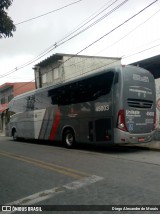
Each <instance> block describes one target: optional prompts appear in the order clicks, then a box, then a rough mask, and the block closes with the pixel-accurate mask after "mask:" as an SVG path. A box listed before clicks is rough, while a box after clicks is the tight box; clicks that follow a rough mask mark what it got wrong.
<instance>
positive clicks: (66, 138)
mask: <svg viewBox="0 0 160 214" xmlns="http://www.w3.org/2000/svg"><path fill="white" fill-rule="evenodd" d="M63 144H64V145H65V146H66V147H67V148H73V147H74V146H75V134H74V132H73V131H72V130H71V129H67V130H66V131H64V133H63Z"/></svg>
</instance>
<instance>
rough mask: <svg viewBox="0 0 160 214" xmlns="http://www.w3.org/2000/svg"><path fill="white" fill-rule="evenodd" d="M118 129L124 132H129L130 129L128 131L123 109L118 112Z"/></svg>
mask: <svg viewBox="0 0 160 214" xmlns="http://www.w3.org/2000/svg"><path fill="white" fill-rule="evenodd" d="M117 128H118V129H120V130H122V131H126V132H128V129H127V127H126V123H125V115H124V109H121V110H119V112H118V119H117Z"/></svg>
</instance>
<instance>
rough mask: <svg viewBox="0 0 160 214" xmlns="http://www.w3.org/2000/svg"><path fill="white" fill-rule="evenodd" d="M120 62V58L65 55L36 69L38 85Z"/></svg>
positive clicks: (69, 77)
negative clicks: (61, 58)
mask: <svg viewBox="0 0 160 214" xmlns="http://www.w3.org/2000/svg"><path fill="white" fill-rule="evenodd" d="M120 64H121V60H120V59H119V58H106V57H85V56H74V57H72V55H64V56H63V60H58V61H57V62H55V63H50V64H49V65H47V66H46V67H40V68H39V70H38V71H36V70H35V79H36V86H37V88H40V87H45V86H49V85H56V84H58V83H61V82H66V81H69V80H72V79H76V78H79V77H80V76H84V75H88V74H91V73H94V72H97V71H100V70H103V69H104V68H107V67H113V66H116V65H120ZM39 79H41V80H39ZM40 82H41V84H40Z"/></svg>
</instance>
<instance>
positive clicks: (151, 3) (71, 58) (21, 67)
mask: <svg viewBox="0 0 160 214" xmlns="http://www.w3.org/2000/svg"><path fill="white" fill-rule="evenodd" d="M157 1H158V0H155V1H153V2H152V3H150V4H149V5H147V6H146V7H145V8H143V9H142V10H140V11H139V12H138V13H136V14H134V15H133V16H131V17H130V18H128V19H127V20H125V21H124V22H122V23H121V24H119V25H118V26H117V27H115V28H113V29H112V30H111V31H109V32H108V33H106V34H104V35H103V36H101V37H100V38H99V39H97V40H95V41H94V42H92V43H90V44H89V45H88V46H86V47H85V48H83V49H82V50H80V51H79V52H77V53H76V54H74V55H73V56H72V57H70V58H68V59H67V60H65V61H64V62H63V64H64V63H66V62H67V61H69V60H70V59H72V58H73V57H74V56H76V55H78V54H79V53H81V52H83V51H84V50H86V49H88V48H89V47H91V46H92V45H94V44H95V43H97V42H98V41H100V40H101V39H103V38H104V37H106V36H108V35H109V34H111V33H112V32H114V31H115V30H117V29H118V28H120V27H121V26H123V25H124V24H126V23H127V22H129V21H130V20H131V19H133V18H135V17H136V16H138V15H139V14H140V13H142V12H143V11H145V10H146V9H147V8H149V7H150V6H151V5H153V4H154V3H156V2H157ZM25 66H26V65H25ZM21 68H23V66H22V67H20V68H16V69H14V70H13V71H12V72H10V73H9V74H11V73H13V72H15V71H17V70H19V69H21ZM9 74H4V75H1V76H0V77H5V76H8V75H9Z"/></svg>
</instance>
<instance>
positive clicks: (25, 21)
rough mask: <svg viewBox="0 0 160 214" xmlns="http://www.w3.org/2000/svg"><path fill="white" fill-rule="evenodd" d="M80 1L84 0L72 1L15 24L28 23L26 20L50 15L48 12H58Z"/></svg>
mask: <svg viewBox="0 0 160 214" xmlns="http://www.w3.org/2000/svg"><path fill="white" fill-rule="evenodd" d="M80 1H82V0H78V1H75V2H72V3H70V4H67V5H65V6H63V7H60V8H58V9H55V10H52V11H50V12H47V13H44V14H41V15H39V16H36V17H33V18H30V19H27V20H24V21H21V22H19V23H16V24H15V25H20V24H23V23H26V22H29V21H33V20H35V19H38V18H41V17H43V16H46V15H48V14H51V13H54V12H57V11H59V10H62V9H64V8H66V7H69V6H71V5H73V4H77V3H79V2H80Z"/></svg>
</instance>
